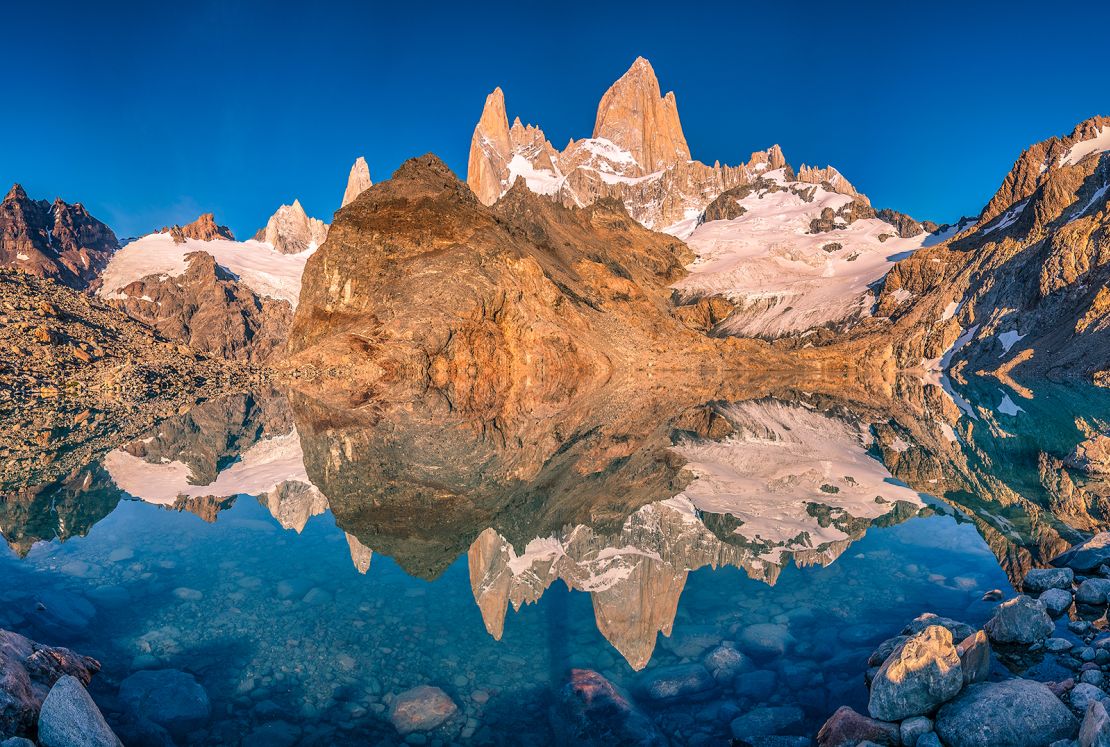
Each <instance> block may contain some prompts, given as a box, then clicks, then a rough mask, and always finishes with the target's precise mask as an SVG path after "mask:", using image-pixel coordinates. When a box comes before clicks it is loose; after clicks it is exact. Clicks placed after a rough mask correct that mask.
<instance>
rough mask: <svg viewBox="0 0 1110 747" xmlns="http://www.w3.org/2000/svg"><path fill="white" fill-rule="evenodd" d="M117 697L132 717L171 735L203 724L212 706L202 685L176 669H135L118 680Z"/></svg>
mask: <svg viewBox="0 0 1110 747" xmlns="http://www.w3.org/2000/svg"><path fill="white" fill-rule="evenodd" d="M119 698H120V700H121V701H122V702H123V704H124V705H126V706H127V707H128V708H130V709H131V711H132V713H133V714H134V715H135V716H136V717H138V718H140V719H143V720H146V721H150V722H151V723H153V724H157V725H158V726H160V727H162V728H164V729H166V730H167V731H169V732H170V733H171V734H173V735H175V736H181V735H184V734H188V733H189V732H190V731H192V730H194V729H196V728H197V727H199V726H203V725H204V724H205V723H206V722H207V721H208V717H209V715H210V714H211V710H212V707H211V704H210V703H209V702H208V693H206V692H205V691H204V688H203V687H201V686H200V684H199V683H198V682H197V681H196V680H195V679H194V678H193V676H192V675H191V674H188V673H186V672H182V671H181V670H179V669H153V670H145V671H142V672H136V673H135V674H133V675H131V676H130V677H128V678H127V679H125V680H124V681H123V682H122V683H120V687H119Z"/></svg>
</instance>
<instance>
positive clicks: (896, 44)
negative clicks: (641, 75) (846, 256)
mask: <svg viewBox="0 0 1110 747" xmlns="http://www.w3.org/2000/svg"><path fill="white" fill-rule="evenodd" d="M4 16H5V18H4V34H3V38H4V51H5V58H6V63H5V75H4V78H3V83H2V84H0V86H2V88H0V96H2V100H3V102H4V107H3V113H2V115H0V142H2V143H3V145H2V146H0V182H3V189H4V190H5V191H6V189H7V186H8V185H9V184H10V183H12V182H16V181H18V182H21V183H22V184H24V185H25V187H26V188H27V191H28V192H29V193H30V194H31V195H32V196H34V197H37V198H49V199H52V198H53V197H55V196H60V197H62V198H63V199H65V200H67V201H71V202H72V201H81V202H84V203H85V204H86V205H87V206H88V207H89V209H90V210H91V211H92V212H93V213H94V215H97V216H98V217H100V218H101V219H102V220H104V221H106V222H108V223H109V224H110V225H111V226H112V227H113V228H115V229H116V230H117V232H118V233H119V234H120V235H121V236H127V235H134V234H138V233H143V232H146V231H149V230H152V229H154V228H157V227H159V226H162V225H164V224H166V223H172V222H184V221H187V220H191V219H192V218H193V217H195V216H196V214H197V213H199V212H201V211H209V210H211V211H214V212H215V213H216V217H217V219H218V220H220V221H221V222H223V223H227V224H229V225H230V226H231V227H232V229H233V230H234V231H235V232H236V234H237V235H240V236H247V235H250V234H251V233H253V231H254V230H255V229H256V228H257V227H258V226H260V225H262V224H263V223H264V222H265V219H266V218H267V217H268V216H269V214H270V213H271V212H273V210H274V209H275V208H276V207H277V206H278V204H279V203H281V202H290V201H292V199H293V198H294V197H299V198H300V200H301V202H302V204H304V206H305V208H306V210H308V212H309V213H310V214H312V215H315V216H318V217H320V218H323V219H325V220H329V221H330V220H331V214H332V212H333V211H334V210H335V209H336V208H338V206H339V200H340V197H341V196H342V194H343V188H344V185H345V181H346V175H347V171H348V169H349V167H350V165H351V163H352V161H353V160H354V159H355V157H356V156H358V155H365V156H366V159H367V161H368V162H369V164H370V171H371V176H372V178H373V179H374V180H375V181H378V180H381V179H383V178H385V177H387V176H388V175H389V174H391V173H392V171H393V170H394V169H395V168H396V167H397V166H398V165H399V164H400V163H401V162H402V161H403V160H405V159H406V158H409V157H411V156H416V155H420V154H422V153H426V152H429V151H431V152H434V153H436V154H438V155H439V156H440V157H442V158H443V159H444V160H445V161H446V162H447V164H448V165H449V166H451V168H453V169H454V170H455V172H456V173H458V174H459V175H460V176H465V171H466V158H467V150H468V147H469V143H470V135H471V132H472V130H473V127H474V124H475V122H476V120H477V118H478V115H479V113H480V111H481V107H482V103H483V101H484V98H485V96H486V94H487V93H488V92H489V91H490V90H491V89H492V88H493V87H494V86H496V85H500V86H501V87H502V88H503V89H504V90H505V94H506V97H507V104H508V109H509V116H510V117H512V116H514V115H520V117H521V119H522V120H524V121H525V122H533V123H536V124H539V125H541V126H542V127H543V128H544V130H545V132H546V133H547V135H548V137H549V139H550V140H551V141H552V142H553V143H554V144H555V145H556V147H559V148H561V147H562V146H563V145H565V144H566V141H567V139H568V138H570V137H575V138H578V137H585V136H588V135H590V134H591V128H592V126H593V120H594V113H595V111H596V107H597V102H598V100H599V98H600V96H601V94H602V93H603V92H604V91H605V89H606V88H607V87H608V86H609V84H610V83H611V82H612V81H613V80H615V79H616V78H617V77H618V76H619V75H620V74H621V73H623V72H624V71H625V69H627V67H628V66H629V65H630V64H631V63H632V61H633V60H634V59H635V57H636V56H637V55H643V56H645V57H647V58H648V59H649V60H651V62H652V63H653V65H654V66H655V69H656V72H657V73H658V75H659V78H660V82H661V84H662V85H663V88H664V90H668V89H673V90H674V91H675V93H676V95H677V97H678V105H679V113H680V114H681V117H682V123H683V126H684V129H685V132H686V136H687V139H688V140H689V142H690V146H691V150H692V151H693V155H694V157H695V158H698V159H700V160H703V161H706V162H709V163H712V162H713V161H714V160H718V159H719V160H720V161H721V162H722V163H736V162H739V161H742V160H745V159H746V158H747V156H748V154H749V153H750V152H751V151H752V150H756V149H761V148H765V147H767V146H768V145H770V144H772V143H775V142H778V143H780V144H781V145H782V147H783V149H784V151H785V152H786V156H787V158H788V159H789V160H790V161H791V162H792V163H794V164H795V165H798V164H800V163H802V162H808V163H815V164H821V165H823V164H826V163H831V164H833V165H835V166H836V167H837V168H839V169H840V170H841V171H842V172H843V173H844V174H845V176H847V177H848V179H850V180H851V181H852V182H853V183H855V184H856V186H857V187H858V188H859V189H861V190H862V191H863V192H865V193H866V194H868V195H869V196H870V197H871V199H872V202H873V203H875V204H876V205H877V206H880V207H883V206H889V207H894V208H897V209H899V210H903V211H905V212H908V213H910V214H911V215H914V216H915V217H918V218H931V219H934V220H938V221H949V220H953V219H955V218H956V217H958V216H959V215H961V214H965V213H973V212H976V211H978V210H979V208H980V207H981V206H982V205H983V203H984V202H985V201H986V200H987V199H988V198H989V196H990V195H991V194H992V193H993V191H994V189H995V188H996V187H997V185H998V183H999V181H1000V180H1001V178H1002V177H1003V176H1004V175H1005V173H1006V171H1007V170H1008V169H1009V167H1010V165H1011V164H1012V163H1013V161H1014V159H1015V158H1016V157H1017V155H1018V153H1019V152H1020V151H1021V149H1022V148H1024V147H1025V146H1027V145H1029V144H1030V143H1032V142H1035V141H1037V140H1040V139H1043V138H1045V137H1048V136H1050V135H1054V134H1059V133H1064V132H1068V131H1070V130H1071V128H1072V127H1073V126H1074V125H1075V124H1076V123H1077V122H1079V121H1080V120H1082V119H1085V118H1086V117H1088V116H1090V115H1093V114H1099V113H1101V114H1110V96H1108V93H1110V85H1108V84H1107V78H1106V67H1105V62H1106V61H1105V53H1106V49H1107V47H1106V42H1105V32H1106V29H1107V28H1108V26H1110V4H1108V3H1105V2H1086V3H1075V4H1068V3H1060V4H1056V5H1051V6H1047V5H1045V4H1044V3H1042V2H1028V3H1027V2H1020V1H1018V2H998V3H988V2H967V1H966V0H963V1H961V2H929V3H894V2H860V3H848V2H845V3H831V2H778V3H771V2H766V0H762V1H761V2H755V3H747V2H729V3H721V4H709V3H676V2H674V1H673V0H671V2H669V3H667V4H665V5H660V6H658V7H655V6H653V4H652V3H647V2H644V3H629V4H627V5H624V6H623V7H621V6H620V5H619V4H616V3H590V4H586V5H583V6H582V7H580V8H577V9H575V8H572V7H571V6H565V5H564V6H561V7H560V6H557V5H555V4H546V5H544V6H543V7H535V6H531V7H530V4H528V3H521V2H514V3H511V4H505V5H500V6H498V5H494V4H492V3H479V4H471V3H459V2H453V3H442V4H438V3H420V2H393V3H376V2H360V3H353V4H338V3H335V4H333V3H328V2H308V3H306V2H297V3H286V2H282V1H280V0H279V1H276V2H270V3H262V2H257V3H255V2H234V1H233V0H223V1H222V2H195V3H161V2H155V3H150V2H128V1H126V0H121V1H119V2H112V3H84V2H82V3H76V2H69V1H68V0H62V1H60V2H55V3H51V5H50V9H49V12H46V11H43V10H41V9H38V8H36V7H34V5H33V4H31V3H19V4H11V5H9V7H6V8H5V11H4Z"/></svg>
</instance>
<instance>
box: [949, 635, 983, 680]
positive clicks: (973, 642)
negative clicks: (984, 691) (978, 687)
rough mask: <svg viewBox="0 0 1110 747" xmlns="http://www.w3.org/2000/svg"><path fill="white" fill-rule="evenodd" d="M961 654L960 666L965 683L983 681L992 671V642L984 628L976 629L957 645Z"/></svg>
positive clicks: (958, 652) (957, 651) (957, 650)
mask: <svg viewBox="0 0 1110 747" xmlns="http://www.w3.org/2000/svg"><path fill="white" fill-rule="evenodd" d="M956 653H957V654H959V656H960V668H961V669H962V670H963V674H964V684H965V685H969V684H971V683H972V682H983V681H985V680H986V679H987V677H988V676H989V675H990V672H991V644H990V641H989V640H987V633H986V631H984V630H977V631H975V635H971V636H968V637H967V638H965V639H964V640H962V641H960V643H959V645H957V646H956Z"/></svg>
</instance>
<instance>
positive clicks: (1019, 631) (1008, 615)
mask: <svg viewBox="0 0 1110 747" xmlns="http://www.w3.org/2000/svg"><path fill="white" fill-rule="evenodd" d="M1054 628H1055V626H1054V625H1053V624H1052V618H1051V617H1049V616H1048V610H1046V609H1045V606H1044V604H1043V603H1042V602H1041V601H1040V600H1037V599H1032V598H1031V597H1027V596H1025V595H1024V594H1022V595H1021V596H1018V597H1014V598H1013V599H1011V600H1009V601H1007V602H1003V603H1002V604H1000V605H999V606H998V609H997V610H995V612H994V617H992V618H991V619H990V620H988V621H987V624H986V625H984V626H983V629H984V630H986V631H987V635H988V636H990V639H991V640H992V641H995V642H997V643H1023V644H1031V643H1037V642H1039V641H1043V640H1044V639H1045V638H1047V637H1048V636H1049V635H1051V634H1052V631H1053V629H1054Z"/></svg>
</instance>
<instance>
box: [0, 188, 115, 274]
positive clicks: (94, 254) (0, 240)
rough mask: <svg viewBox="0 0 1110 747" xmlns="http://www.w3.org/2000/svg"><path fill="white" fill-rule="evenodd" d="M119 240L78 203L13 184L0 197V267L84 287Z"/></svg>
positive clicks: (99, 270) (101, 269) (105, 262)
mask: <svg viewBox="0 0 1110 747" xmlns="http://www.w3.org/2000/svg"><path fill="white" fill-rule="evenodd" d="M118 249H119V242H118V241H117V240H116V235H115V234H114V233H112V229H110V228H108V226H106V225H104V224H103V223H101V222H100V221H98V220H97V219H96V218H94V217H92V216H91V215H89V212H88V211H87V210H85V208H84V206H83V205H81V203H76V204H74V205H70V204H68V203H65V202H62V201H61V200H60V199H58V200H55V201H54V203H53V204H51V203H49V202H47V201H46V200H32V199H30V198H29V197H28V196H27V193H26V192H24V191H23V188H22V187H21V186H19V185H18V184H16V185H15V186H13V187H12V188H11V190H10V191H9V192H8V194H7V196H6V197H5V198H4V200H3V201H2V202H0V267H11V268H15V269H19V270H22V271H23V272H28V273H30V274H32V275H37V276H38V277H43V278H51V279H53V280H56V281H58V282H59V283H61V284H62V285H67V286H69V287H70V288H76V289H79V290H80V289H84V288H87V287H89V285H90V284H91V283H93V282H94V281H95V280H96V278H97V277H98V276H99V275H100V273H101V271H103V269H104V267H105V266H106V265H107V264H108V260H109V259H110V258H111V256H112V253H113V252H115V251H117V250H118Z"/></svg>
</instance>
